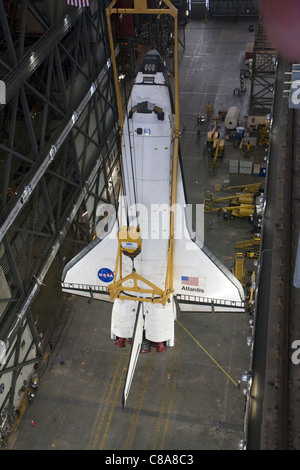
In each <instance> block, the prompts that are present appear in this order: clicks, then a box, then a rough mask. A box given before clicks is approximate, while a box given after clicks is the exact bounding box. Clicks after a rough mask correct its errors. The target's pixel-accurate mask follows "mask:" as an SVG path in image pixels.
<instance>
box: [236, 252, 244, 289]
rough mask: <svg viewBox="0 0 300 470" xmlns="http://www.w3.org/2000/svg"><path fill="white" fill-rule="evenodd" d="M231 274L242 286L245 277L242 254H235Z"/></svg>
mask: <svg viewBox="0 0 300 470" xmlns="http://www.w3.org/2000/svg"><path fill="white" fill-rule="evenodd" d="M233 274H234V275H235V277H236V278H237V279H238V280H239V281H240V283H241V284H243V281H244V277H245V256H244V253H236V255H235V265H234V269H233Z"/></svg>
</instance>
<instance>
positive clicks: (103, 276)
mask: <svg viewBox="0 0 300 470" xmlns="http://www.w3.org/2000/svg"><path fill="white" fill-rule="evenodd" d="M98 277H99V279H100V281H102V282H111V281H113V279H114V273H113V272H112V271H111V270H110V269H108V268H101V269H100V270H99V271H98Z"/></svg>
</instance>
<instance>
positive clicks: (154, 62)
mask: <svg viewBox="0 0 300 470" xmlns="http://www.w3.org/2000/svg"><path fill="white" fill-rule="evenodd" d="M164 69H165V66H164V63H163V60H162V58H161V56H160V54H159V53H158V52H157V51H156V50H154V49H153V50H151V51H149V52H148V53H147V54H146V56H145V58H144V60H143V63H142V66H141V68H140V71H141V72H143V73H147V74H149V73H150V74H154V75H155V74H156V73H157V72H163V71H164Z"/></svg>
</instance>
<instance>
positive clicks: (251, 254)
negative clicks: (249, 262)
mask: <svg viewBox="0 0 300 470" xmlns="http://www.w3.org/2000/svg"><path fill="white" fill-rule="evenodd" d="M246 256H247V258H252V259H257V258H258V257H259V251H257V250H254V251H247V253H246Z"/></svg>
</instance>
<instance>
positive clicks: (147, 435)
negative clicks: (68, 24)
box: [8, 18, 264, 451]
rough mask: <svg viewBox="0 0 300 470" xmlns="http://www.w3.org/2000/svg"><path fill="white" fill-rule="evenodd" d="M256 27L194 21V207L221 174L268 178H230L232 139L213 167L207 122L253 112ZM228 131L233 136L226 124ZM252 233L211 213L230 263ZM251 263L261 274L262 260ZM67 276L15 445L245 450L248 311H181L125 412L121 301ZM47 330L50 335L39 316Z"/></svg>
mask: <svg viewBox="0 0 300 470" xmlns="http://www.w3.org/2000/svg"><path fill="white" fill-rule="evenodd" d="M253 24H254V25H255V24H256V20H255V19H252V20H251V19H249V18H247V19H239V20H238V21H234V19H232V18H227V19H220V18H214V19H209V20H208V21H207V22H206V23H205V22H203V21H199V22H197V21H191V22H190V23H189V24H188V25H187V27H186V31H185V33H186V36H185V49H180V51H179V56H180V57H179V90H180V114H181V132H182V135H181V154H182V159H183V169H184V180H185V185H186V191H187V198H188V203H190V204H192V205H193V206H194V205H196V204H203V203H204V198H205V194H206V191H207V190H211V191H215V190H216V187H218V185H219V184H220V181H221V182H223V183H225V185H230V186H234V185H240V184H250V183H254V182H261V183H262V184H263V183H264V177H263V176H261V175H256V176H253V174H248V175H245V174H230V173H229V161H230V158H237V155H240V153H241V150H240V149H239V148H237V147H236V146H235V145H234V144H233V142H231V141H226V143H225V153H224V157H223V159H222V161H221V162H220V165H219V166H218V167H217V168H212V167H210V166H209V155H208V153H207V151H206V135H207V132H208V131H209V130H211V128H212V127H213V125H214V121H213V119H212V117H213V116H214V113H213V114H212V116H208V117H207V119H206V122H204V123H201V124H199V123H198V122H197V116H198V115H199V113H200V114H206V106H207V105H208V104H211V105H212V106H213V109H214V112H215V113H218V111H223V110H226V109H228V108H229V107H230V106H237V107H239V109H240V116H241V118H242V119H243V118H244V116H247V113H248V107H249V94H250V87H251V83H250V81H249V80H247V79H246V80H245V85H246V88H247V89H246V91H245V92H243V93H241V94H236V93H234V89H236V88H237V87H239V86H240V70H241V69H242V68H243V67H244V57H245V51H246V46H247V44H248V43H252V42H253V41H254V34H255V31H254V32H250V31H249V29H251V28H249V26H250V25H253ZM219 129H220V132H223V130H224V124H223V123H222V122H220V124H219ZM248 157H249V158H253V159H254V160H255V159H257V161H262V158H263V149H261V148H259V147H258V148H254V147H252V148H251V149H250V151H249V155H248V156H245V158H248ZM243 158H244V156H243ZM252 230H253V227H252V225H251V224H250V223H249V221H248V219H243V218H236V219H235V220H225V219H224V218H223V217H220V213H217V212H212V213H207V214H205V243H206V244H207V246H208V247H209V249H210V250H211V251H213V252H214V254H215V255H216V256H217V257H218V258H219V259H220V261H222V262H223V263H224V264H225V265H226V266H227V267H228V269H230V270H232V268H233V267H234V260H235V253H236V250H235V243H236V242H237V241H240V240H241V239H243V240H245V239H249V238H251V237H252V236H253V233H252ZM246 263H247V265H246V268H247V270H252V269H253V266H254V264H253V259H250V258H249V259H247V260H246ZM60 274H61V272H60V270H59V269H56V265H54V267H53V269H52V270H51V273H49V274H48V276H47V279H45V284H46V288H47V289H49V288H50V287H49V286H52V289H53V295H52V300H49V303H47V305H46V304H45V303H44V302H43V299H42V296H40V308H41V312H42V311H44V312H46V313H47V314H48V316H49V317H51V315H52V316H53V317H54V319H55V322H54V323H55V325H54V326H55V329H54V331H53V332H52V333H51V336H49V333H47V334H45V335H44V339H43V348H44V353H45V354H44V359H43V361H42V363H41V365H40V369H39V375H40V384H39V389H38V391H37V393H36V396H35V398H34V399H33V401H32V402H30V403H28V405H27V407H26V409H25V411H24V414H23V416H22V418H21V419H20V421H19V423H17V424H18V426H17V427H16V430H15V432H14V433H13V435H12V438H11V439H10V442H9V443H8V448H10V449H15V450H17V449H34V450H38V449H43V450H50V449H56V450H79V449H89V450H92V449H95V450H131V451H134V450H157V451H159V450H176V451H179V450H189V451H193V450H204V449H210V450H231V449H233V450H237V449H238V448H241V447H242V446H243V442H244V441H245V437H246V422H245V418H246V398H245V394H244V391H243V390H244V387H245V386H244V382H243V381H242V378H243V377H244V375H245V372H247V371H248V370H249V366H250V346H249V342H248V338H249V337H251V335H252V333H253V332H252V328H251V325H250V323H249V316H248V313H245V314H242V313H226V314H220V313H215V314H207V313H181V314H180V315H179V317H178V322H177V324H176V341H175V346H174V348H172V349H168V350H167V351H166V352H164V353H156V351H155V349H152V352H151V353H148V354H140V357H139V360H138V363H137V367H136V372H135V376H134V379H133V382H132V386H131V391H130V395H129V398H128V401H127V405H126V408H125V409H123V408H122V404H121V401H122V391H123V385H124V379H125V374H126V367H127V364H128V358H129V352H130V348H129V346H127V347H126V348H124V349H119V348H117V347H115V345H114V342H113V341H112V340H111V339H110V315H111V309H112V305H111V304H109V303H103V302H96V301H92V300H90V301H88V300H87V299H83V298H79V297H74V296H70V295H63V294H62V293H61V291H60V286H59V282H60ZM41 317H42V313H41ZM40 321H41V324H42V322H43V320H42V319H41V320H40ZM37 328H38V332H40V330H39V328H40V323H39V322H38V323H37ZM48 341H51V343H48ZM59 356H60V357H61V358H62V359H63V362H64V364H61V363H60V362H59ZM239 380H241V384H239Z"/></svg>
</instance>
